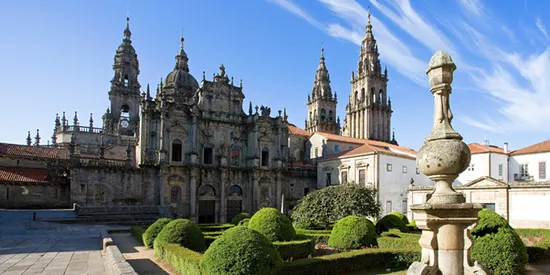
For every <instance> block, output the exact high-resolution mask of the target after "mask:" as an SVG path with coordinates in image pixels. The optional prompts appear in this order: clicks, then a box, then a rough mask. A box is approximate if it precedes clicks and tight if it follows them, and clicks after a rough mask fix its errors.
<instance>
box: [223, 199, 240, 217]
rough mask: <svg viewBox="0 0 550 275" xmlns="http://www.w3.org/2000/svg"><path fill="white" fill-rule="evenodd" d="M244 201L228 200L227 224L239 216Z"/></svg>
mask: <svg viewBox="0 0 550 275" xmlns="http://www.w3.org/2000/svg"><path fill="white" fill-rule="evenodd" d="M242 202H243V201H242V200H228V201H227V222H231V220H232V219H233V218H234V217H235V216H237V214H239V213H241V211H242V204H243V203H242Z"/></svg>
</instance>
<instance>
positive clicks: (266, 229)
mask: <svg viewBox="0 0 550 275" xmlns="http://www.w3.org/2000/svg"><path fill="white" fill-rule="evenodd" d="M248 228H250V229H254V230H256V231H258V232H260V233H262V234H263V235H264V236H265V237H266V238H267V239H268V240H269V241H271V242H285V241H291V240H292V239H294V238H295V237H296V231H295V230H294V226H292V222H291V221H290V219H289V218H288V217H287V216H285V215H284V214H282V213H281V212H279V210H277V209H275V208H270V207H267V208H262V209H260V210H259V211H258V212H256V214H254V216H252V218H250V221H249V222H248Z"/></svg>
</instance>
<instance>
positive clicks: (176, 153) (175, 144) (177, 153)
mask: <svg viewBox="0 0 550 275" xmlns="http://www.w3.org/2000/svg"><path fill="white" fill-rule="evenodd" d="M172 161H181V141H180V140H179V139H175V140H174V141H172Z"/></svg>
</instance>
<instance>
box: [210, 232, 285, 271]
mask: <svg viewBox="0 0 550 275" xmlns="http://www.w3.org/2000/svg"><path fill="white" fill-rule="evenodd" d="M281 263H282V260H281V256H280V255H279V253H278V252H277V250H276V249H275V247H274V246H273V245H272V244H271V242H269V240H268V239H267V238H266V237H264V236H263V235H262V234H260V233H259V232H257V231H255V230H252V229H249V228H247V227H244V226H236V227H234V228H231V229H228V230H227V231H225V232H224V234H223V235H221V236H220V237H218V238H217V239H216V240H215V241H214V242H213V243H212V244H211V245H210V247H209V248H208V250H206V252H205V253H204V256H203V258H202V260H201V269H202V271H203V272H205V273H206V274H209V275H218V274H219V275H224V274H233V275H264V274H265V275H271V274H275V273H276V271H277V268H278V267H279V266H280V265H281Z"/></svg>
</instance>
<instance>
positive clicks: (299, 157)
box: [293, 149, 304, 161]
mask: <svg viewBox="0 0 550 275" xmlns="http://www.w3.org/2000/svg"><path fill="white" fill-rule="evenodd" d="M293 157H294V159H295V160H296V161H304V151H302V150H301V149H296V150H295V151H294V154H293Z"/></svg>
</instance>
